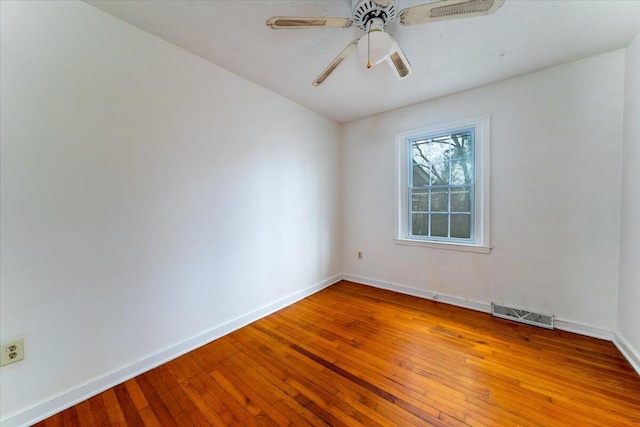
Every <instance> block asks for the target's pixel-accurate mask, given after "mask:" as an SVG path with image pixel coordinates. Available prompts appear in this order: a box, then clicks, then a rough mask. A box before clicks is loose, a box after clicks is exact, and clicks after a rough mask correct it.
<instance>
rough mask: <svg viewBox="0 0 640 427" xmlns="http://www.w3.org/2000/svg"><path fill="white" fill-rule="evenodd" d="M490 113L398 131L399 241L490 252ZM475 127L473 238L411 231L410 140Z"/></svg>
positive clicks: (411, 244) (397, 240)
mask: <svg viewBox="0 0 640 427" xmlns="http://www.w3.org/2000/svg"><path fill="white" fill-rule="evenodd" d="M490 124H491V123H490V117H489V115H482V116H476V117H470V118H467V119H462V120H455V121H451V122H446V123H439V124H435V125H431V126H426V127H421V128H418V129H412V130H407V131H402V132H398V133H397V134H396V147H395V157H396V171H395V172H396V173H395V177H396V185H395V238H394V242H395V243H396V244H399V245H409V246H422V247H429V248H439V249H451V250H461V251H468V252H480V253H489V252H490V251H491V245H490V217H489V215H490V173H489V172H490V169H489V167H490V162H489V147H490ZM467 129H473V132H474V141H473V147H472V150H473V153H472V154H473V156H472V158H473V170H474V183H473V208H472V214H471V215H472V218H473V221H472V224H471V229H472V233H473V237H474V238H473V239H472V240H462V239H456V238H441V237H436V238H431V237H425V238H421V237H417V236H411V235H409V232H410V222H409V215H410V214H411V208H410V207H409V192H410V188H409V181H410V179H409V172H410V171H411V170H412V166H411V165H412V163H411V159H412V157H411V143H412V141H415V140H416V139H420V138H427V137H433V136H435V135H437V134H446V133H455V132H457V131H461V130H467Z"/></svg>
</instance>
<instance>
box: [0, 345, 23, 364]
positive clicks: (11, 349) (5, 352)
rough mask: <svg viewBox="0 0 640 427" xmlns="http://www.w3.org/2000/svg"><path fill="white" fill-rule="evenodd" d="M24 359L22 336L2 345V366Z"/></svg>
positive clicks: (0, 355) (0, 357)
mask: <svg viewBox="0 0 640 427" xmlns="http://www.w3.org/2000/svg"><path fill="white" fill-rule="evenodd" d="M22 359H24V343H23V342H22V338H20V339H17V340H14V341H9V342H6V343H3V344H1V345H0V366H5V365H10V364H11V363H15V362H19V361H21V360H22Z"/></svg>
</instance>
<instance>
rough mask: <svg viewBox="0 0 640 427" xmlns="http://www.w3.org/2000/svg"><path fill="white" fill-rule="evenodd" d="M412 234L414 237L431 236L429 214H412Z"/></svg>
mask: <svg viewBox="0 0 640 427" xmlns="http://www.w3.org/2000/svg"><path fill="white" fill-rule="evenodd" d="M411 234H413V235H414V236H428V235H429V215H428V214H411Z"/></svg>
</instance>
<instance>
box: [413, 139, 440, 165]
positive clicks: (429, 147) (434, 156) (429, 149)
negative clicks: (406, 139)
mask: <svg viewBox="0 0 640 427" xmlns="http://www.w3.org/2000/svg"><path fill="white" fill-rule="evenodd" d="M412 151H413V158H414V161H415V159H416V158H420V159H421V160H423V161H426V162H428V163H437V162H441V161H443V160H445V159H447V158H448V156H449V138H448V136H445V137H436V138H429V139H424V140H420V141H414V142H413V144H412Z"/></svg>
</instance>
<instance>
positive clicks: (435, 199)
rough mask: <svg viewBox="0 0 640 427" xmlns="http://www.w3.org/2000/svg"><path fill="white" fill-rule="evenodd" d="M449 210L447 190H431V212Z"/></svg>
mask: <svg viewBox="0 0 640 427" xmlns="http://www.w3.org/2000/svg"><path fill="white" fill-rule="evenodd" d="M448 211H449V190H448V189H446V188H445V189H436V190H431V212H448Z"/></svg>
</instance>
